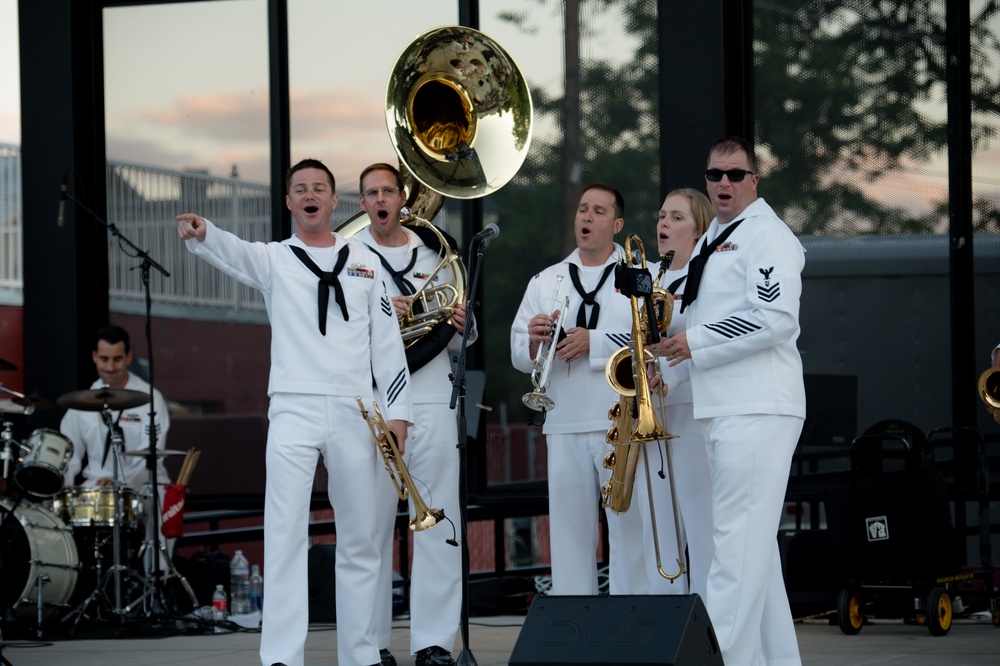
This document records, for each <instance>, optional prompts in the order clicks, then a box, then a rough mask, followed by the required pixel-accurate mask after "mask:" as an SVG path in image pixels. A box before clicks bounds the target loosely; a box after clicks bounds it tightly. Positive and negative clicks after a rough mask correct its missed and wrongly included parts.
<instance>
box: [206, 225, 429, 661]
mask: <svg viewBox="0 0 1000 666" xmlns="http://www.w3.org/2000/svg"><path fill="white" fill-rule="evenodd" d="M206 225H207V234H206V237H205V241H204V242H201V243H199V242H198V241H197V239H190V240H188V241H186V243H187V246H188V249H189V250H191V251H192V252H194V253H195V254H196V255H198V256H200V257H202V258H203V259H205V260H206V261H208V262H209V263H210V264H212V265H213V266H215V267H217V268H219V269H220V270H222V271H223V272H225V273H227V274H229V275H231V276H232V277H234V278H236V279H237V280H239V281H240V282H243V283H244V284H247V285H249V286H251V287H254V288H256V289H259V290H260V291H261V293H262V294H263V296H264V303H265V305H266V307H267V313H268V318H269V320H270V322H271V371H270V378H269V383H268V395H269V396H270V397H271V404H270V408H269V410H268V419H269V421H270V427H269V428H268V435H267V453H266V464H267V482H266V488H265V499H264V585H265V587H266V588H267V589H268V590H270V592H269V593H268V594H266V595H265V597H264V618H263V628H262V632H261V642H260V656H261V663H262V664H264V666H270V664H273V663H279V662H280V663H284V664H287V665H288V666H302V664H303V661H304V650H305V641H306V633H307V630H308V612H309V599H308V598H309V594H308V566H307V547H308V521H309V502H310V496H311V494H312V485H313V476H314V472H315V468H316V462H317V458H318V457H319V456H320V455H321V454H322V456H323V459H324V462H325V464H326V468H327V471H328V472H329V479H330V481H329V487H328V489H327V491H328V494H329V497H330V502H331V504H332V505H333V509H334V512H335V516H336V520H337V560H336V567H335V569H336V598H337V599H336V601H337V658H338V661H339V663H341V664H345V665H349V666H358V665H365V664H375V663H378V662H379V654H378V648H377V646H376V641H375V632H374V629H373V627H374V624H373V616H374V610H375V596H376V584H377V579H378V567H379V552H378V549H377V548H376V547H375V540H374V532H375V472H376V467H375V458H376V455H377V454H376V450H375V446H374V443H373V442H372V435H371V432H370V431H369V429H368V426H367V424H366V423H365V421H364V419H363V418H362V416H361V412H360V410H359V409H358V406H357V402H356V397H357V396H360V397H361V398H362V399H363V400H364V402H365V403H366V406H367V409H368V411H369V413H371V411H372V409H371V401H372V399H373V389H372V378H373V376H374V379H375V383H376V385H377V387H378V404H379V407H380V409H381V411H382V414H383V416H384V417H385V419H386V421H389V420H392V419H401V420H404V421H411V409H412V408H411V404H410V386H409V372H408V371H407V368H406V361H405V356H404V353H403V344H402V339H401V337H400V334H399V326H398V325H397V323H396V316H395V313H394V312H393V310H392V304H391V302H390V301H389V297H388V294H387V293H386V290H385V286H384V284H383V282H382V269H381V266H380V265H379V261H378V258H377V257H376V256H375V255H374V254H372V252H370V251H369V250H368V249H367V248H365V247H364V246H363V245H361V244H360V243H356V242H354V241H349V240H347V239H345V238H344V237H342V236H340V235H339V234H336V233H334V234H333V236H334V239H335V243H334V245H333V246H332V247H330V248H316V247H309V246H306V245H305V244H304V243H302V241H301V240H299V239H298V238H297V237H295V236H293V237H292V238H290V239H287V240H285V241H282V242H280V243H252V242H248V241H243V240H241V239H239V238H237V237H236V236H234V235H233V234H230V233H228V232H226V231H223V230H221V229H219V228H217V227H216V226H215V225H213V224H212V223H211V222H208V221H207V220H206ZM292 247H299V248H302V250H304V251H305V252H306V253H307V254H308V256H309V257H310V258H311V259H312V261H313V262H315V264H316V265H317V266H318V267H320V268H321V269H322V270H323V271H330V269H331V268H333V267H336V265H337V263H338V262H339V261H340V260H341V252H342V251H346V252H347V255H346V260H345V265H343V266H342V270H340V272H339V274H338V276H337V281H338V283H339V286H335V285H331V286H328V284H322V283H319V282H318V279H317V276H316V275H315V274H314V273H313V272H311V270H310V269H309V268H307V267H306V265H305V264H304V263H303V262H302V261H300V260H299V258H298V257H297V256H296V255H295V253H294V252H293V251H292ZM331 272H332V271H331ZM323 289H328V290H329V292H330V298H329V305H328V307H327V308H326V309H325V311H323V310H322V309H318V308H317V303H318V301H317V293H320V301H319V302H322V290H323ZM321 325H322V326H323V327H324V328H325V331H326V333H325V335H324V334H323V333H321V331H320V326H321Z"/></svg>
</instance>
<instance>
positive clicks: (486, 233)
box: [472, 222, 500, 247]
mask: <svg viewBox="0 0 1000 666" xmlns="http://www.w3.org/2000/svg"><path fill="white" fill-rule="evenodd" d="M499 235H500V227H498V226H497V225H495V224H493V223H492V222H490V223H489V224H487V225H486V227H485V228H483V230H482V231H480V232H479V233H478V234H476V235H475V236H473V237H472V243H473V245H482V246H483V247H487V246H488V245H489V243H490V241H491V240H493V239H494V238H496V237H497V236H499Z"/></svg>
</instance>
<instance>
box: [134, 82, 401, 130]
mask: <svg viewBox="0 0 1000 666" xmlns="http://www.w3.org/2000/svg"><path fill="white" fill-rule="evenodd" d="M268 104H269V102H268V95H267V93H266V91H265V92H263V93H255V92H251V93H245V92H236V91H231V92H225V93H204V94H200V95H182V96H179V97H178V98H177V99H176V101H175V103H174V105H173V107H172V108H167V109H158V108H150V107H146V108H140V109H137V110H136V111H135V112H134V113H133V114H131V116H130V118H131V119H134V120H139V121H142V122H145V123H149V124H152V125H153V126H155V127H159V128H161V129H166V128H169V129H172V130H179V131H180V132H182V133H184V134H188V135H191V136H197V137H202V138H205V137H209V138H211V139H213V140H215V141H261V140H262V139H263V140H266V139H267V138H268V122H269V118H270V109H269V107H268ZM289 104H290V108H291V114H292V133H293V140H295V141H319V140H321V141H330V142H340V141H350V139H351V137H353V136H354V135H356V134H358V133H362V134H367V133H371V132H385V120H384V118H385V111H384V108H383V104H382V102H381V100H380V99H378V98H376V97H373V96H370V95H363V94H361V93H355V92H334V91H316V90H309V89H303V88H297V89H293V90H291V91H290V93H289Z"/></svg>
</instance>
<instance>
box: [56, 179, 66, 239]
mask: <svg viewBox="0 0 1000 666" xmlns="http://www.w3.org/2000/svg"><path fill="white" fill-rule="evenodd" d="M65 220H66V174H65V173H64V174H63V182H62V188H60V190H59V217H57V218H56V226H57V227H61V226H62V225H63V222H64V221H65Z"/></svg>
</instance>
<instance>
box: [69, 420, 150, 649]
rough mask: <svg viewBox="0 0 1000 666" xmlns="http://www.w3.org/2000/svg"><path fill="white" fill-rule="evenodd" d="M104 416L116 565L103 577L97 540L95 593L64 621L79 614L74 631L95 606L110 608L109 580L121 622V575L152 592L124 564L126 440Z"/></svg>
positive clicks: (124, 609)
mask: <svg viewBox="0 0 1000 666" xmlns="http://www.w3.org/2000/svg"><path fill="white" fill-rule="evenodd" d="M101 417H102V418H103V419H104V423H105V424H106V425H107V427H108V431H109V432H110V433H111V449H112V451H113V453H114V458H113V464H114V476H113V478H112V481H111V487H112V488H113V489H114V497H115V513H114V521H113V525H112V527H111V530H112V531H111V542H112V551H113V556H114V564H113V565H112V566H111V568H110V569H108V570H107V571H106V572H105V573H104V575H101V571H100V570H101V560H102V559H103V556H102V555H101V554H100V552H99V544H98V542H96V540H95V545H94V551H95V552H94V555H95V557H96V560H97V584H96V585H95V587H94V591H93V592H91V593H90V596H88V597H87V598H86V600H84V602H83V603H82V604H81V605H80V606H79V607H78V608H76V609H74V610H73V611H71V612H70V613H69V615H67V616H66V617H65V618H63V621H64V622H65V621H66V620H68V619H69V618H70V617H72V616H73V615H74V614H75V615H76V619H75V620H74V621H73V630H74V631H75V629H76V626H77V625H78V624H79V623H80V620H81V619H82V618H83V616H84V615H85V614H86V612H87V609H88V608H89V607H90V605H91V604H92V603H94V602H103V603H104V604H105V605H110V603H109V599H108V597H107V595H106V594H105V592H104V588H105V586H106V585H107V583H108V580H109V579H113V580H114V605H113V606H112V608H111V611H112V612H113V613H114V614H115V615H117V616H118V617H119V618H121V619H122V620H124V618H125V615H126V611H127V609H126V608H123V607H122V573H123V572H124V573H125V574H127V575H128V576H130V578H131V579H133V580H135V581H136V582H137V583H139V584H141V585H142V586H143V588H145V591H144V593H143V596H145V594H146V592H148V591H149V583H148V582H147V581H146V579H145V578H144V577H143V576H140V575H139V574H138V573H137V572H135V571H133V570H132V569H129V568H128V567H126V566H124V565H123V564H122V561H121V545H122V541H121V523H122V520H123V518H124V517H125V509H124V507H123V506H122V488H123V486H124V485H125V484H124V482H123V481H122V480H121V479H122V477H123V476H124V473H123V472H122V464H121V451H122V449H123V448H124V446H125V440H124V439H123V437H122V432H121V430H120V429H119V428H118V424H117V423H115V422H114V419H112V417H111V410H110V409H109V408H108V406H107V405H105V406H104V408H103V409H101ZM97 613H98V618H100V607H98V611H97ZM71 633H72V632H71Z"/></svg>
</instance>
